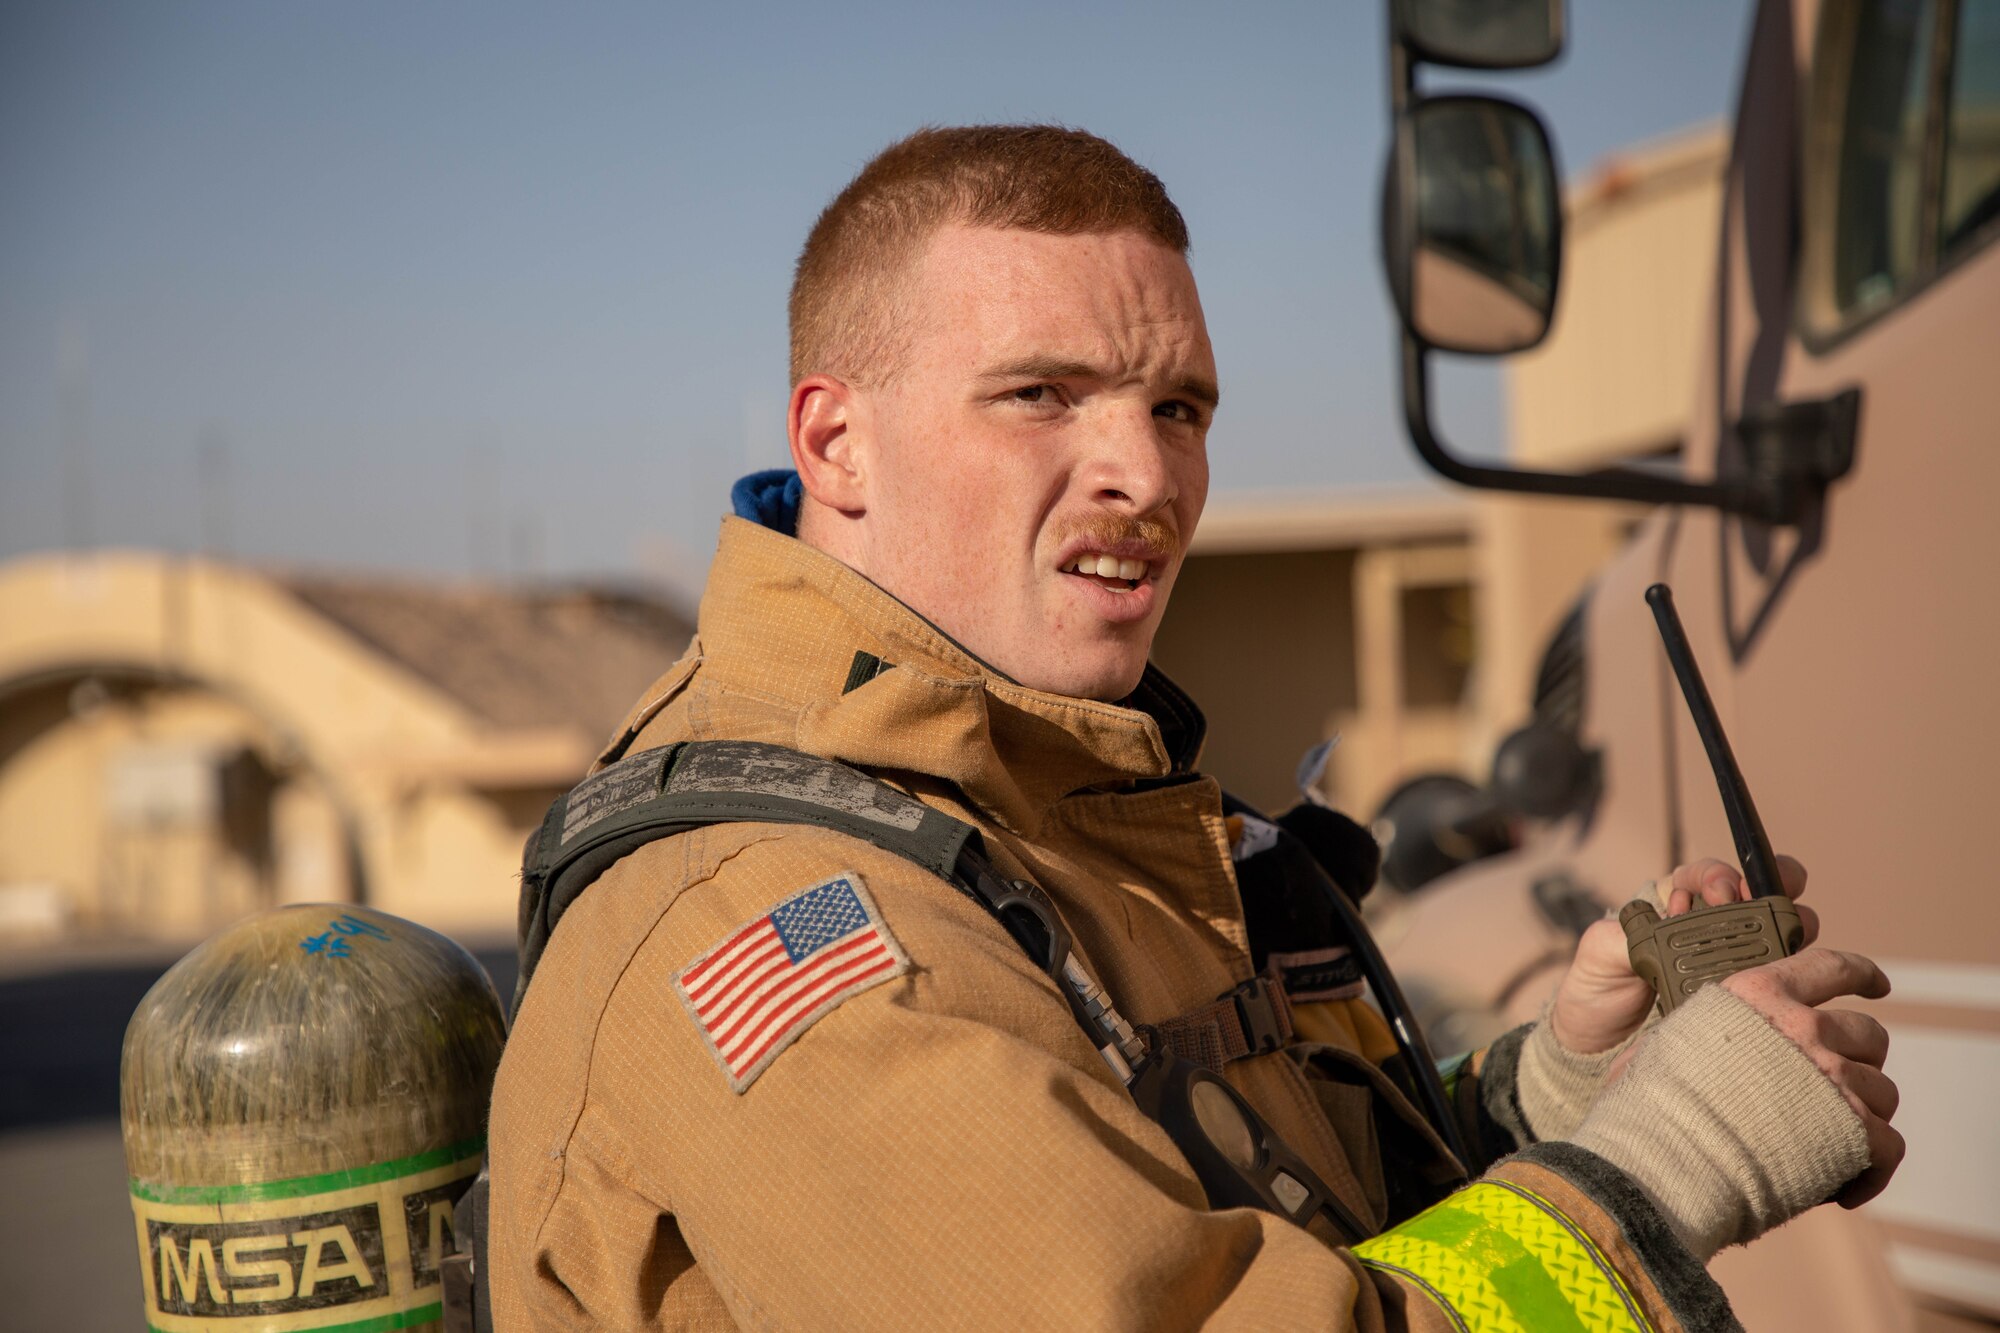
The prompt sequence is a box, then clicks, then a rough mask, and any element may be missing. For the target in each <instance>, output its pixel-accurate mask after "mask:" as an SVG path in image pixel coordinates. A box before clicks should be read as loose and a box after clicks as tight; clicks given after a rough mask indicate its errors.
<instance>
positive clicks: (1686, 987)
mask: <svg viewBox="0 0 2000 1333" xmlns="http://www.w3.org/2000/svg"><path fill="white" fill-rule="evenodd" d="M1646 604H1647V605H1648V606H1650V607H1652V608H1653V619H1654V620H1655V621H1657V622H1658V623H1659V626H1660V639H1661V641H1662V642H1663V643H1664V644H1665V645H1666V650H1667V660H1668V661H1669V662H1671V663H1673V667H1674V675H1675V677H1676V678H1678V679H1679V681H1680V686H1681V695H1682V697H1683V698H1685V699H1686V700H1687V706H1688V712H1689V713H1691V714H1693V716H1694V727H1695V730H1696V731H1698V732H1700V733H1701V743H1702V747H1703V748H1704V749H1706V750H1707V751H1708V763H1709V767H1710V768H1712V769H1714V770H1715V783H1716V786H1718V787H1719V788H1721V789H1722V808H1723V810H1724V811H1725V812H1726V813H1727V814H1728V816H1729V831H1730V833H1731V834H1732V835H1733V836H1734V838H1735V841H1736V859H1737V860H1738V861H1739V862H1740V863H1741V864H1742V866H1743V877H1744V879H1745V880H1746V881H1747V882H1748V883H1749V885H1750V894H1751V896H1750V899H1749V901H1747V902H1737V903H1724V904H1722V905H1721V906H1719V907H1695V908H1693V909H1691V910H1689V911H1687V912H1684V913H1682V914H1681V915H1680V916H1676V917H1668V918H1664V919H1663V918H1662V917H1661V916H1660V914H1659V912H1658V911H1656V910H1655V909H1654V907H1653V905H1652V904H1651V903H1648V902H1644V901H1635V902H1630V903H1627V904H1626V905H1625V910H1624V911H1622V912H1620V913H1619V914H1618V923H1619V924H1620V925H1622V926H1623V927H1624V928H1625V947H1626V948H1627V949H1628V950H1629V951H1630V953H1631V956H1632V970H1633V971H1634V972H1637V973H1638V974H1639V975H1640V976H1642V977H1644V978H1645V979H1646V980H1647V981H1649V982H1651V983H1652V986H1653V992H1654V994H1656V995H1658V996H1659V997H1660V1012H1661V1013H1663V1014H1670V1013H1672V1012H1673V1011H1674V1008H1675V1006H1677V1005H1679V1004H1682V1003H1683V1002H1685V1001H1686V1000H1687V999H1688V997H1689V996H1691V995H1693V994H1694V993H1695V992H1696V991H1698V990H1700V989H1701V988H1702V987H1703V986H1706V985H1708V984H1709V983H1710V982H1712V981H1720V980H1722V978H1724V977H1726V976H1728V975H1730V974H1731V973H1733V972H1740V971H1742V970H1743V969H1744V968H1746V967H1755V966H1757V965H1758V964H1759V963H1769V962H1773V961H1775V960H1776V959H1779V958H1783V957H1784V956H1786V955H1787V954H1791V953H1796V952H1797V951H1798V948H1799V945H1800V943H1801V942H1802V940H1803V939H1804V927H1803V926H1802V925H1801V924H1800V922H1799V911H1798V908H1796V907H1794V906H1793V905H1792V900H1791V899H1790V898H1787V897H1786V896H1785V890H1784V886H1783V884H1782V883H1781V881H1780V880H1779V878H1778V858H1777V857H1776V856H1774V855H1773V854H1772V852H1771V840H1770V839H1769V838H1768V837H1766V836H1765V834H1764V821H1763V820H1761V819H1759V818H1758V817H1757V806H1756V803H1755V802H1753V801H1752V800H1751V799H1750V788H1749V787H1748V786H1747V785H1745V783H1744V781H1743V770H1742V769H1740V768H1738V767H1737V766H1736V756H1735V754H1734V753H1733V752H1732V751H1731V750H1730V748H1729V738H1728V737H1727V736H1725V735H1723V734H1722V721H1721V719H1720V718H1718V717H1717V716H1716V714H1715V703H1714V701H1713V700H1711V699H1710V698H1709V697H1708V687H1707V685H1705V684H1703V682H1702V678H1701V668H1700V667H1698V666H1696V665H1695V660H1694V650H1693V649H1692V648H1690V647H1689V646H1688V640H1687V633H1686V631H1685V630H1683V629H1682V628H1681V618H1680V616H1679V615H1678V614H1676V612H1675V611H1674V594H1673V591H1672V590H1671V589H1669V588H1668V587H1667V585H1666V584H1664V583H1655V584H1654V585H1653V586H1652V587H1650V588H1648V589H1646Z"/></svg>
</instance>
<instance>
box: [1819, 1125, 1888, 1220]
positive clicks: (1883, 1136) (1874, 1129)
mask: <svg viewBox="0 0 2000 1333" xmlns="http://www.w3.org/2000/svg"><path fill="white" fill-rule="evenodd" d="M1861 1122H1862V1128H1863V1129H1864V1130H1865V1131H1867V1134H1868V1168H1867V1169H1866V1170H1865V1171H1863V1172H1862V1173H1861V1174H1860V1175H1858V1176H1856V1177H1855V1178H1854V1179H1853V1180H1851V1181H1849V1182H1848V1183H1847V1185H1846V1186H1845V1187H1844V1188H1843V1189H1842V1190H1841V1191H1840V1192H1839V1193H1838V1194H1836V1195H1834V1196H1833V1197H1834V1198H1835V1199H1837V1200H1839V1201H1840V1206H1841V1207H1842V1208H1859V1207H1860V1206H1861V1205H1862V1204H1864V1203H1867V1202H1868V1201H1869V1200H1870V1199H1872V1198H1874V1197H1875V1196H1876V1195H1878V1194H1880V1193H1881V1192H1882V1190H1883V1188H1884V1187H1885V1186H1887V1185H1888V1183H1889V1177H1891V1176H1893V1175H1895V1174H1896V1168H1897V1167H1898V1166H1899V1165H1901V1164H1902V1161H1903V1151H1904V1144H1903V1136H1902V1135H1901V1134H1898V1133H1897V1132H1896V1131H1895V1130H1893V1129H1891V1128H1889V1126H1888V1125H1886V1124H1884V1123H1883V1122H1881V1121H1880V1120H1875V1119H1873V1117H1870V1116H1863V1117H1861Z"/></svg>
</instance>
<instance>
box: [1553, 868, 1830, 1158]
mask: <svg viewBox="0 0 2000 1333" xmlns="http://www.w3.org/2000/svg"><path fill="white" fill-rule="evenodd" d="M1778 873H1779V878H1780V879H1781V880H1782V881H1783V884H1784V889H1785V895H1786V896H1787V897H1789V898H1792V899H1794V900H1796V899H1797V898H1799V897H1800V896H1801V895H1802V894H1804V893H1805V890H1806V868H1805V867H1804V866H1803V865H1800V864H1799V862H1798V861H1796V860H1794V859H1793V858H1792V857H1789V856H1781V857H1779V858H1778ZM1747 893H1748V891H1747V889H1745V887H1744V884H1743V877H1742V876H1741V875H1740V874H1738V873H1737V871H1736V870H1735V869H1734V868H1733V867H1731V866H1728V865H1726V864H1724V863H1723V862H1721V861H1717V860H1715V859H1714V858H1712V857H1711V858H1708V859H1705V860H1701V861H1695V862H1692V863H1690V864H1688V865H1684V866H1681V867H1679V868H1677V869H1676V870H1675V871H1674V873H1673V874H1672V875H1671V876H1669V877H1668V878H1666V879H1663V880H1661V881H1659V882H1658V883H1656V884H1654V885H1653V886H1652V892H1651V894H1650V895H1649V896H1651V898H1652V899H1653V903H1654V906H1656V907H1657V908H1658V909H1659V910H1660V912H1661V913H1662V915H1665V916H1679V915H1680V914H1681V913H1683V912H1685V911H1687V910H1688V909H1689V908H1691V907H1694V906H1698V905H1704V904H1705V905H1708V906H1720V905H1721V904H1723V903H1730V902H1736V901H1738V900H1739V899H1741V898H1743V897H1746V896H1747ZM1799 919H1800V921H1801V923H1802V924H1803V925H1804V927H1805V942H1806V943H1807V944H1811V943H1812V942H1813V940H1814V939H1816V938H1818V936H1819V918H1818V917H1817V916H1815V915H1814V914H1813V911H1812V909H1811V908H1809V907H1801V908H1800V909H1799ZM1653 1013H1654V1011H1653V988H1652V986H1651V985H1649V984H1648V983H1647V982H1646V981H1645V980H1643V979H1642V978H1640V977H1639V975H1638V974H1637V973H1635V972H1633V971H1632V963H1631V957H1630V955H1629V953H1628V952H1627V950H1626V947H1625V932H1624V930H1623V928H1621V927H1620V926H1619V924H1618V922H1617V920H1616V919H1615V918H1610V917H1607V918H1606V919H1605V920H1603V921H1599V922H1598V923H1597V924H1595V925H1593V926H1592V927H1591V928H1590V929H1589V930H1587V931H1585V932H1584V934H1583V939H1582V941H1581V942H1580V943H1579V944H1578V945H1577V950H1576V958H1575V960H1574V961H1573V962H1571V964H1570V967H1569V971H1568V972H1566V973H1564V974H1563V979H1562V983H1561V984H1560V985H1559V986H1557V988H1556V994H1555V998H1554V1000H1553V1001H1552V1002H1551V1003H1550V1005H1549V1007H1548V1009H1547V1010H1546V1011H1545V1012H1544V1013H1543V1015H1542V1021H1541V1022H1540V1023H1537V1024H1536V1025H1535V1028H1534V1030H1533V1031H1532V1032H1530V1033H1529V1034H1528V1037H1527V1040H1526V1041H1524V1042H1523V1043H1522V1045H1521V1060H1520V1066H1519V1069H1518V1072H1517V1074H1516V1085H1515V1093H1516V1095H1517V1096H1518V1097H1519V1098H1520V1103H1521V1111H1522V1114H1523V1115H1525V1116H1526V1117H1527V1121H1528V1128H1529V1129H1531V1130H1532V1131H1533V1132H1534V1135H1535V1137H1536V1138H1537V1139H1541V1140H1544V1141H1547V1140H1549V1139H1566V1138H1569V1137H1570V1136H1571V1135H1573V1134H1574V1133H1575V1132H1576V1128H1577V1126H1578V1125H1580V1124H1582V1123H1583V1117H1584V1115H1585V1114H1586V1113H1587V1112H1588V1111H1589V1110H1590V1105H1591V1103H1592V1102H1594V1101H1596V1100H1597V1095H1598V1093H1599V1092H1601V1091H1602V1090H1603V1088H1604V1085H1605V1083H1606V1082H1607V1081H1608V1080H1609V1078H1610V1076H1611V1071H1612V1069H1613V1066H1614V1065H1615V1063H1616V1061H1617V1059H1618V1057H1619V1055H1621V1054H1622V1053H1623V1052H1624V1051H1625V1050H1626V1049H1627V1048H1628V1047H1630V1046H1631V1044H1632V1042H1633V1040H1634V1039H1635V1038H1636V1037H1637V1036H1638V1035H1639V1033H1640V1032H1641V1031H1643V1030H1644V1029H1645V1027H1646V1026H1647V1025H1648V1024H1649V1023H1650V1022H1651V1021H1652V1019H1653Z"/></svg>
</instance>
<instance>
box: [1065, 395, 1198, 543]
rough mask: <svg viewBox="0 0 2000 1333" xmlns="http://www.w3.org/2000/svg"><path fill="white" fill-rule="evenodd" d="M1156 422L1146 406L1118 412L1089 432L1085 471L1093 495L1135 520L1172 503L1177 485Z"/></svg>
mask: <svg viewBox="0 0 2000 1333" xmlns="http://www.w3.org/2000/svg"><path fill="white" fill-rule="evenodd" d="M1159 425H1160V423H1159V419H1158V418H1156V417H1155V416H1154V415H1153V413H1152V410H1151V408H1150V407H1148V408H1146V409H1145V410H1143V411H1138V412H1133V411H1121V412H1119V413H1118V414H1117V415H1116V418H1115V419H1114V420H1113V421H1111V422H1108V423H1106V426H1105V428H1104V429H1103V430H1101V431H1096V432H1093V433H1092V436H1093V438H1092V441H1091V454H1090V458H1089V459H1088V461H1087V462H1086V464H1085V472H1084V481H1085V484H1086V485H1087V486H1088V487H1089V489H1090V493H1091V496H1092V498H1094V499H1096V500H1097V501H1098V502H1099V503H1101V504H1106V505H1109V506H1111V507H1112V508H1114V509H1118V510H1120V511H1122V512H1124V513H1128V514H1131V515H1132V516H1133V517H1135V518H1139V517H1144V516H1146V515H1148V514H1153V513H1157V512H1158V511H1159V510H1161V509H1164V508H1166V507H1167V505H1168V504H1170V503H1171V502H1172V501H1173V499H1174V497H1175V495H1176V493H1177V483H1176V480H1175V477H1174V474H1173V469H1172V467H1171V466H1170V464H1169V459H1168V455H1167V445H1166V442H1165V441H1163V440H1162V439H1161V438H1160V430H1159Z"/></svg>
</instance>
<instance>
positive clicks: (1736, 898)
mask: <svg viewBox="0 0 2000 1333" xmlns="http://www.w3.org/2000/svg"><path fill="white" fill-rule="evenodd" d="M1749 896H1750V892H1749V890H1748V889H1747V888H1745V887H1744V883H1743V875H1742V873H1741V872H1740V871H1738V870H1737V869H1736V867H1735V866H1728V865H1722V864H1720V863H1718V864H1716V865H1715V866H1714V867H1712V868H1711V869H1708V870H1705V871H1703V872H1702V876H1701V899H1702V901H1703V902H1705V903H1707V904H1708V905H1709V906H1710V907H1721V906H1723V905H1724V904H1726V903H1733V902H1740V901H1741V900H1743V899H1745V898H1748V897H1749Z"/></svg>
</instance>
